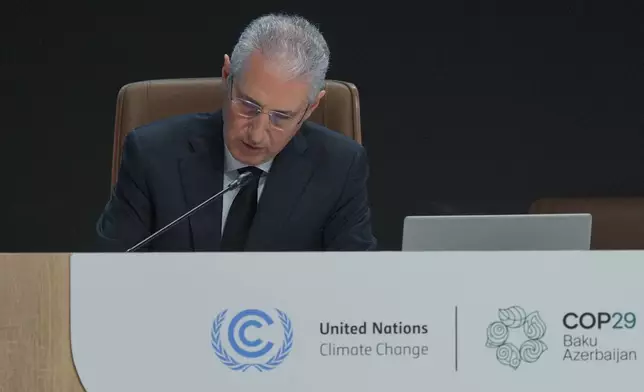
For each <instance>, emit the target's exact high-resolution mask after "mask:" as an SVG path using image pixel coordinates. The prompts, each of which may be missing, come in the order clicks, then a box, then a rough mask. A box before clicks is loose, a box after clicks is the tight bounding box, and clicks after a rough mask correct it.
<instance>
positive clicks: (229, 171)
mask: <svg viewBox="0 0 644 392" xmlns="http://www.w3.org/2000/svg"><path fill="white" fill-rule="evenodd" d="M224 150H225V152H224V153H225V155H224V183H223V187H224V188H225V187H227V186H228V184H230V183H231V182H233V181H235V179H236V178H237V177H239V173H238V172H237V170H239V169H242V168H244V167H247V166H248V165H244V164H243V163H241V162H239V161H238V160H237V159H235V157H233V155H232V154H231V153H230V151H229V150H228V147H227V146H226V143H224ZM272 164H273V160H272V159H271V160H270V161H268V162H264V163H262V164H261V165H258V166H256V167H257V168H259V169H261V170H262V171H263V172H264V173H263V174H262V177H261V178H260V179H259V187H258V188H257V201H259V198H260V197H261V196H262V191H263V190H264V184H265V183H266V174H268V172H269V170H270V168H271V165H272ZM222 189H223V188H222ZM237 193H239V188H238V189H234V190H232V191H230V192H226V193H225V194H224V197H223V199H222V206H221V233H222V235H223V233H224V227H226V218H228V211H229V210H230V206H231V205H232V204H233V200H235V196H237Z"/></svg>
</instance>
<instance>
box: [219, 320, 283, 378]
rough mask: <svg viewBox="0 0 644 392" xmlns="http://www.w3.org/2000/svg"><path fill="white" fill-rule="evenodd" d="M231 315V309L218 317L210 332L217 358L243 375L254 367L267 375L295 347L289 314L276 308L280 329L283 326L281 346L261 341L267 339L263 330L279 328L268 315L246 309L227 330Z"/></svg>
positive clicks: (232, 321) (268, 341)
mask: <svg viewBox="0 0 644 392" xmlns="http://www.w3.org/2000/svg"><path fill="white" fill-rule="evenodd" d="M227 314H228V309H226V310H223V311H222V312H221V313H219V314H218V315H217V317H216V318H215V320H214V322H213V323H212V330H211V333H210V336H211V345H212V348H213V350H214V352H215V355H216V356H217V358H218V359H219V360H220V361H221V362H222V363H223V364H224V365H226V366H227V367H229V368H230V369H232V370H235V371H240V372H245V371H246V370H248V369H251V368H254V369H256V370H258V371H260V372H265V371H268V370H273V369H275V368H276V367H277V366H279V365H281V364H282V362H284V360H285V359H286V358H287V357H288V355H289V354H290V352H291V350H292V348H293V325H292V323H291V320H290V319H289V318H288V316H287V315H286V313H284V312H282V311H281V310H279V309H275V314H276V315H277V317H278V318H279V327H278V328H280V327H281V328H280V329H281V331H280V339H281V340H282V342H281V345H280V346H279V347H277V346H276V345H275V343H273V342H272V341H270V340H266V341H264V340H263V339H262V338H261V337H265V336H266V335H265V334H262V331H263V330H268V329H270V328H273V329H274V327H275V326H278V324H276V323H275V321H274V320H273V318H272V317H271V316H270V315H269V314H268V313H266V312H264V311H262V310H258V309H246V310H243V311H241V312H239V313H237V314H236V315H235V316H233V317H232V319H231V320H230V322H229V323H228V326H227V328H225V327H224V325H225V324H226V319H227ZM249 335H250V336H253V337H254V339H253V338H249ZM226 346H228V349H227V348H226ZM229 350H230V351H229Z"/></svg>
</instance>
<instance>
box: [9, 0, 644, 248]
mask: <svg viewBox="0 0 644 392" xmlns="http://www.w3.org/2000/svg"><path fill="white" fill-rule="evenodd" d="M90 3H93V2H86V3H85V4H84V5H81V4H73V3H64V4H61V3H55V4H54V3H53V2H52V3H51V4H34V3H24V4H23V6H22V11H23V12H24V14H19V13H15V12H18V11H15V12H14V11H9V10H5V11H6V12H3V15H2V17H1V19H2V21H3V26H4V29H3V30H4V31H5V32H4V33H3V34H2V39H1V41H0V42H1V43H2V49H1V50H2V52H1V53H2V56H1V61H2V62H1V65H0V88H1V91H2V98H1V99H2V101H1V107H2V124H3V125H2V143H1V147H0V156H1V157H2V166H1V167H2V172H3V180H2V182H1V183H2V184H3V185H2V192H1V196H0V197H1V198H2V200H1V201H2V203H1V204H0V205H1V206H2V209H1V211H0V212H1V214H2V215H1V218H2V225H1V226H0V227H1V233H0V234H1V235H0V251H1V252H18V251H28V252H31V251H33V252H41V251H42V252H50V251H64V252H66V251H85V250H87V249H88V245H89V243H90V240H91V239H92V237H93V235H94V231H93V230H94V222H95V221H96V218H97V217H98V215H99V214H100V212H101V209H102V207H103V205H104V203H105V202H106V200H107V196H108V192H109V186H110V160H111V149H112V132H113V121H114V109H115V99H116V94H117V92H118V90H119V88H120V87H121V86H122V85H124V84H126V83H129V82H133V81H138V80H146V79H155V78H181V77H207V76H219V73H220V67H221V63H222V59H223V54H224V53H230V52H231V50H232V46H233V45H234V43H235V40H236V38H237V36H238V34H239V33H240V31H241V30H242V29H243V27H244V25H245V24H246V23H247V22H248V21H249V20H250V19H252V18H254V17H256V16H259V15H260V14H262V13H264V12H268V11H283V10H286V11H289V12H297V13H301V14H302V15H304V16H306V17H309V18H310V19H312V20H313V21H315V22H316V23H318V24H319V25H320V26H321V28H322V30H323V32H324V33H325V35H326V37H327V39H328V41H329V45H330V47H331V51H332V66H331V69H330V72H329V75H328V76H329V78H335V79H343V80H349V81H352V82H354V83H355V84H356V85H357V86H358V88H359V90H360V94H361V102H362V124H363V133H364V144H365V146H366V148H367V149H368V152H369V155H370V158H371V165H372V167H371V168H372V176H371V179H370V190H371V199H372V204H373V209H374V224H375V231H376V234H377V236H378V237H379V239H380V243H381V247H382V249H399V248H400V243H401V234H402V220H403V218H404V216H405V215H409V214H446V213H455V214H467V213H518V212H525V211H526V210H527V208H528V206H529V204H530V203H531V202H532V201H533V200H535V199H537V198H539V197H543V196H573V195H644V176H643V173H644V171H643V169H644V157H643V155H642V151H643V150H644V132H643V130H644V129H643V127H642V125H643V122H644V111H643V109H644V98H643V95H642V91H643V89H644V51H643V49H644V22H642V20H644V19H643V17H644V12H642V11H643V10H642V6H641V5H639V2H635V1H634V2H632V3H622V2H613V1H603V2H600V1H598V2H582V1H576V2H565V1H557V2H552V4H555V5H553V6H550V5H544V4H543V2H504V3H501V2H496V1H483V0H481V1H465V0H450V1H445V2H429V4H428V3H427V2H423V3H422V5H421V3H420V2H419V3H416V5H413V3H412V4H402V3H401V2H395V3H386V4H385V3H383V5H382V6H381V8H378V6H377V5H374V3H373V2H369V3H365V5H364V6H362V7H360V6H359V5H358V4H357V3H356V4H355V5H353V7H354V9H355V10H351V9H348V8H334V7H333V6H332V5H331V4H328V3H323V2H315V3H313V2H312V3H311V4H304V5H302V4H300V5H299V6H279V7H278V6H277V5H276V4H275V3H274V6H273V7H267V6H266V7H264V6H254V5H252V4H249V3H248V2H244V3H237V5H230V4H224V3H215V2H206V1H201V2H191V1H184V2H181V3H176V2H175V3H171V4H170V3H169V4H168V6H163V5H160V4H159V3H153V2H147V3H145V4H144V3H143V2H141V1H140V0H133V1H130V2H128V3H124V4H117V3H115V2H109V3H108V2H104V3H95V4H90ZM258 4H261V3H259V2H258ZM347 5H348V3H347ZM126 14H127V15H130V16H117V15H126Z"/></svg>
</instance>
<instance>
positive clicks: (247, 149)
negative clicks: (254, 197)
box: [222, 53, 324, 165]
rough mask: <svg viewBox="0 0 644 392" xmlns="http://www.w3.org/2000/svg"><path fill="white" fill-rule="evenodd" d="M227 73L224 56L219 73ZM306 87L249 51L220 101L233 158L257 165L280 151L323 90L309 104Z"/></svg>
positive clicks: (227, 66) (226, 61) (228, 145)
mask: <svg viewBox="0 0 644 392" xmlns="http://www.w3.org/2000/svg"><path fill="white" fill-rule="evenodd" d="M229 76H230V61H229V59H228V56H225V58H224V67H223V69H222V77H223V78H224V80H226V79H227V78H228V77H229ZM309 90H310V84H309V82H308V81H306V80H287V79H285V78H284V77H282V76H281V75H280V74H279V72H277V70H275V68H273V67H271V66H270V65H269V64H268V63H267V62H266V61H265V59H264V58H263V56H262V55H261V54H259V53H258V54H253V55H251V56H250V57H249V58H248V60H247V62H246V64H245V69H244V70H243V72H242V74H241V75H239V76H237V77H235V78H231V79H230V85H229V97H228V99H227V100H226V103H225V105H224V124H225V125H224V139H225V141H226V146H227V147H228V150H230V153H231V154H232V155H233V156H234V157H235V159H237V160H238V161H240V162H242V163H244V164H247V165H259V164H261V163H263V162H266V161H268V160H270V159H271V158H273V157H275V155H277V154H278V153H279V152H280V151H282V149H283V148H284V147H285V146H286V145H287V144H288V142H289V141H290V140H291V138H292V137H293V136H294V135H295V134H296V133H297V131H298V130H299V128H300V125H301V122H302V121H304V120H306V119H307V118H308V117H309V116H310V114H311V112H312V111H313V110H314V109H315V107H317V105H318V103H319V99H320V98H321V97H322V96H323V94H324V93H321V94H320V95H319V96H318V99H317V100H316V102H315V103H314V104H313V105H309V104H308V99H307V98H308V93H309Z"/></svg>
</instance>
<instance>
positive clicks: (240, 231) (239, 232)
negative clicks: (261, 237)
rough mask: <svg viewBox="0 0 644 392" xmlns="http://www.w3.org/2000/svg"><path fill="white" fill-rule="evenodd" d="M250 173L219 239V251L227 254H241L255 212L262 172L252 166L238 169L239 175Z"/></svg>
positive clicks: (232, 206)
mask: <svg viewBox="0 0 644 392" xmlns="http://www.w3.org/2000/svg"><path fill="white" fill-rule="evenodd" d="M247 171H250V172H251V173H252V174H253V179H252V180H251V181H250V182H249V183H248V184H246V185H245V186H243V187H242V188H241V189H240V190H239V193H237V196H235V199H234V200H233V203H232V205H231V206H230V211H228V217H227V218H226V225H225V226H224V234H223V236H222V237H221V250H222V251H228V252H241V251H243V250H244V246H245V245H246V239H247V238H248V232H249V230H250V226H251V225H252V224H253V218H254V217H255V212H256V211H257V187H258V185H259V178H260V177H261V175H262V170H261V169H259V168H256V167H253V166H249V167H245V168H243V169H239V170H238V172H239V174H240V175H241V174H242V173H245V172H247Z"/></svg>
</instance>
